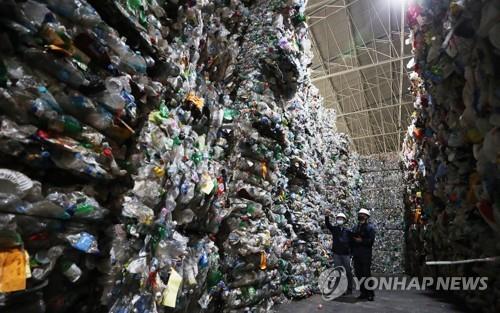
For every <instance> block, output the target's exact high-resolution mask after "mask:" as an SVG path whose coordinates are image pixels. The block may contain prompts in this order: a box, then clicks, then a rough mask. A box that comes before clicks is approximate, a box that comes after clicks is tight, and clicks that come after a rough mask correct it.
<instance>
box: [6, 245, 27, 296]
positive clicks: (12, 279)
mask: <svg viewBox="0 0 500 313" xmlns="http://www.w3.org/2000/svg"><path fill="white" fill-rule="evenodd" d="M24 289H26V255H25V254H24V252H23V251H22V250H21V249H11V250H7V251H3V252H0V292H12V291H19V290H24Z"/></svg>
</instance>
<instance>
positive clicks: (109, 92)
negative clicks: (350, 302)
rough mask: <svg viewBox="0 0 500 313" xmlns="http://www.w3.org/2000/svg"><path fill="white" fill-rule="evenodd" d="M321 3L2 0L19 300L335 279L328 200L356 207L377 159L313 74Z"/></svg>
mask: <svg viewBox="0 0 500 313" xmlns="http://www.w3.org/2000/svg"><path fill="white" fill-rule="evenodd" d="M305 5H306V3H305V1H300V0H295V1H277V0H274V1H238V0H234V1H230V2H222V1H160V0H157V1H135V0H126V1H125V0H123V1H97V0H88V1H85V0H72V1H62V0H36V1H35V0H28V1H23V2H17V1H10V0H9V1H3V2H2V3H0V16H1V19H0V37H1V38H0V39H1V40H2V45H1V46H0V157H1V161H0V166H1V167H3V168H5V169H3V170H1V171H0V174H1V175H3V177H4V178H1V177H0V193H1V197H2V200H1V203H0V211H1V212H0V232H1V236H0V258H1V260H2V261H4V262H3V263H2V262H0V264H1V265H0V266H2V268H1V270H3V271H5V270H6V269H12V270H14V269H16V270H17V273H20V274H19V275H18V277H17V278H12V279H11V277H10V276H9V277H7V276H6V278H5V279H4V278H2V279H0V307H1V308H2V312H3V311H4V310H6V312H13V310H15V311H16V312H27V313H38V312H40V313H42V312H69V311H75V312H94V311H96V310H97V311H105V312H120V313H126V312H167V311H169V312H170V311H176V312H177V311H183V312H200V311H203V312H267V311H269V310H271V308H272V306H273V305H274V304H275V303H278V302H281V301H284V300H285V299H284V295H285V296H288V297H303V296H307V295H310V294H311V293H313V292H316V291H317V283H316V281H317V277H318V275H319V273H320V272H321V271H322V269H323V268H324V267H325V266H327V265H328V247H329V242H328V241H329V238H330V237H329V234H327V233H326V232H325V229H322V227H323V221H324V215H323V209H324V208H326V207H332V208H339V209H340V208H342V209H344V207H346V206H348V207H350V208H354V207H355V205H354V204H352V203H355V202H356V201H358V199H359V183H360V178H359V173H358V171H357V168H356V166H357V165H356V164H357V163H356V156H355V155H353V154H352V153H351V151H350V150H349V144H350V143H349V140H348V138H347V137H346V136H344V135H340V134H337V133H336V129H335V125H334V120H335V114H334V112H333V111H330V110H326V109H324V108H323V107H322V99H321V97H320V96H319V95H318V91H317V90H316V88H315V87H313V86H312V84H311V82H310V80H309V69H308V67H309V65H310V63H311V59H312V54H311V51H310V45H311V43H310V41H309V39H308V35H307V25H306V23H305V17H304V14H305ZM26 175H28V176H29V177H30V178H28V176H26ZM38 181H39V182H40V183H39V182H38ZM5 260H7V261H5ZM10 266H15V267H10ZM21 272H22V273H21ZM63 291H64V292H63ZM27 299H33V301H32V302H28V301H26V300H27ZM21 304H22V305H23V306H21ZM23 310H24V311H23Z"/></svg>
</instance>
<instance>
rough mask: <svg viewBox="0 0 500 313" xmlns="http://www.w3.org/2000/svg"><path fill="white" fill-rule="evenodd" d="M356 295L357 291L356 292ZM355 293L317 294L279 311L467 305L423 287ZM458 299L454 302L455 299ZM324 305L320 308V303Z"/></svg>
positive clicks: (391, 312)
mask: <svg viewBox="0 0 500 313" xmlns="http://www.w3.org/2000/svg"><path fill="white" fill-rule="evenodd" d="M356 296H357V295H356ZM356 296H347V297H341V298H338V299H335V300H333V301H325V300H323V299H322V298H321V296H320V295H319V296H318V295H316V296H313V297H311V298H308V299H304V300H300V301H293V302H291V303H287V304H282V305H280V306H278V307H277V308H276V310H277V312H278V313H288V312H290V313H292V312H293V313H344V312H346V313H347V312H349V313H357V312H359V313H403V312H404V313H442V312H444V313H447V312H467V311H464V305H463V304H459V303H456V302H457V300H454V301H453V300H450V299H449V298H444V297H441V296H438V295H436V294H435V293H432V292H422V291H376V293H375V301H373V302H369V301H360V300H357V299H356ZM453 302H455V303H453ZM320 304H321V305H322V307H321V308H320V306H319V305H320Z"/></svg>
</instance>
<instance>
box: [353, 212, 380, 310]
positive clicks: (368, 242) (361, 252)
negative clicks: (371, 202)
mask: <svg viewBox="0 0 500 313" xmlns="http://www.w3.org/2000/svg"><path fill="white" fill-rule="evenodd" d="M370 215H371V214H370V211H369V210H367V209H361V210H359V211H358V225H357V226H355V227H354V228H353V230H352V233H353V236H352V239H353V240H352V245H351V247H352V256H353V263H354V271H355V273H356V277H357V278H358V280H360V281H361V279H364V281H367V282H368V281H370V280H368V278H369V277H370V276H371V264H372V247H373V243H374V241H375V227H374V226H373V225H372V224H371V223H370V222H369V221H368V220H369V218H370ZM366 287H367V286H365V284H361V286H360V291H361V295H360V296H359V297H358V299H366V300H369V301H373V300H374V297H375V295H374V292H373V288H366Z"/></svg>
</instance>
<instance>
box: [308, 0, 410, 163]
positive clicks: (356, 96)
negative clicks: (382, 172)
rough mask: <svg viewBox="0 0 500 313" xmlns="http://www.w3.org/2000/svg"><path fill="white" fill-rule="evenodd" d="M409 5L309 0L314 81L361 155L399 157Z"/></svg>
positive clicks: (405, 114) (405, 112) (406, 109)
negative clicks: (406, 15)
mask: <svg viewBox="0 0 500 313" xmlns="http://www.w3.org/2000/svg"><path fill="white" fill-rule="evenodd" d="M404 6H405V0H333V1H328V0H309V2H308V7H307V10H306V13H307V16H308V25H309V32H310V34H311V38H312V41H313V52H314V60H313V65H312V80H313V82H314V84H315V85H316V86H317V87H318V88H319V90H320V92H321V94H322V95H323V97H324V99H325V106H326V107H330V108H334V109H335V110H336V111H337V128H338V130H339V131H341V132H345V133H348V134H349V135H350V136H351V138H352V141H353V144H354V147H355V149H356V150H357V151H358V152H359V153H360V154H363V155H371V154H379V153H386V152H394V151H400V149H401V145H402V140H403V135H404V131H405V129H406V125H408V123H409V120H410V116H411V112H412V111H413V109H412V108H413V107H412V98H411V96H410V94H409V92H408V87H409V80H408V72H407V68H406V64H407V63H408V62H409V61H410V60H411V47H410V46H409V45H406V44H405V42H404V41H405V38H408V29H407V28H406V26H404V27H403V29H401V25H405V22H404V19H405V14H404V12H405V7H404Z"/></svg>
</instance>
